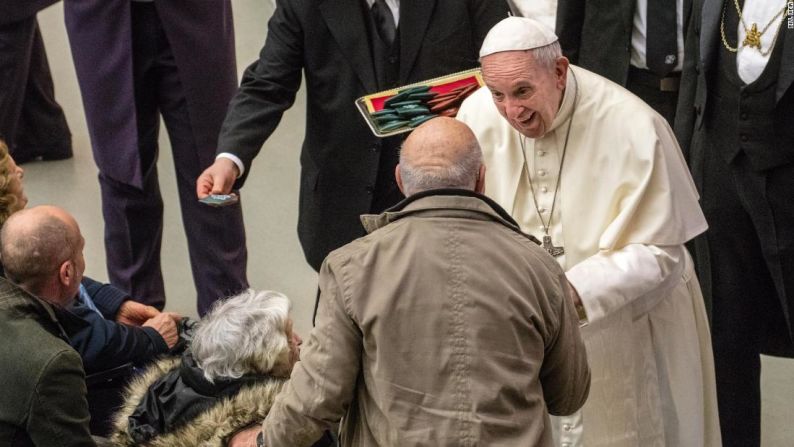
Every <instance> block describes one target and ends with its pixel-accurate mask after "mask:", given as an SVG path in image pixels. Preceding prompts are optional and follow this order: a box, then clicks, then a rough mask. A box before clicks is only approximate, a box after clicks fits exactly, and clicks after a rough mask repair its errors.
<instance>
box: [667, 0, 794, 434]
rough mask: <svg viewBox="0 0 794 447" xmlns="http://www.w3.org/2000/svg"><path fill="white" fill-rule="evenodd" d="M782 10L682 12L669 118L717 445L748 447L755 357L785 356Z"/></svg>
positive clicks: (789, 191) (787, 250)
mask: <svg viewBox="0 0 794 447" xmlns="http://www.w3.org/2000/svg"><path fill="white" fill-rule="evenodd" d="M742 3H745V2H742ZM784 3H785V2H752V3H751V2H746V5H747V6H741V10H739V8H737V7H736V4H735V3H734V2H733V1H732V0H697V1H696V2H695V3H694V5H693V8H692V12H693V17H692V19H691V20H690V28H691V31H690V32H689V33H688V38H687V47H686V52H687V57H686V61H685V64H684V72H683V77H682V82H681V97H680V103H679V107H678V113H677V116H676V126H675V127H676V134H677V136H678V139H679V141H680V142H681V147H682V149H683V150H684V154H685V156H686V157H687V159H688V162H689V165H690V169H691V170H692V176H693V178H694V179H695V183H696V184H697V186H698V189H699V191H700V194H701V204H702V206H703V212H704V213H705V215H706V219H707V220H708V222H709V230H708V232H706V233H705V235H704V236H703V237H701V238H699V239H697V240H696V241H695V242H696V245H695V248H696V249H695V254H696V260H697V265H698V270H699V276H700V279H701V282H702V285H703V288H704V296H705V297H706V299H707V301H708V300H709V298H710V300H711V301H710V303H711V313H712V339H713V346H714V361H715V367H716V368H715V369H716V378H717V397H718V401H719V414H720V425H721V429H722V440H723V442H724V445H726V446H757V445H759V444H760V436H761V433H760V432H761V431H760V419H761V402H760V400H761V393H760V384H759V381H760V373H761V363H760V358H759V353H764V354H770V355H777V356H785V357H794V343H792V317H794V202H792V200H791V199H792V197H794V85H792V82H794V29H792V27H790V26H789V23H791V22H789V21H788V20H787V17H786V16H787V14H788V12H787V11H786V10H785V8H784ZM781 8H783V9H781ZM701 14H702V16H701ZM792 20H794V19H792ZM742 22H744V23H745V24H746V26H748V27H750V29H749V30H748V29H746V28H745V25H742ZM767 24H769V26H768V27H767ZM754 27H755V28H757V29H758V30H762V29H764V28H767V29H766V31H764V32H762V33H761V34H760V35H755V34H754V33H753V32H752V29H753V28H754ZM721 30H722V31H721ZM748 31H750V32H749V33H748ZM756 38H757V39H756Z"/></svg>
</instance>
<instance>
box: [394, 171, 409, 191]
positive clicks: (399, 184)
mask: <svg viewBox="0 0 794 447" xmlns="http://www.w3.org/2000/svg"><path fill="white" fill-rule="evenodd" d="M394 180H395V181H396V182H397V187H398V188H400V192H401V193H403V195H407V194H405V189H403V178H402V176H401V175H400V165H399V164H398V165H397V166H395V167H394Z"/></svg>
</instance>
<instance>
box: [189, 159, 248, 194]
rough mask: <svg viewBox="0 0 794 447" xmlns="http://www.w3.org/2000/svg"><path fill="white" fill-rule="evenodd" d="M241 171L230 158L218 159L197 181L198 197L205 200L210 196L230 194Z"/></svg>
mask: <svg viewBox="0 0 794 447" xmlns="http://www.w3.org/2000/svg"><path fill="white" fill-rule="evenodd" d="M239 174H240V171H239V170H238V169H237V165H236V164H234V162H233V161H231V160H229V159H228V158H223V157H220V158H216V159H215V163H213V164H212V166H210V167H209V168H207V169H205V170H204V172H202V173H201V175H200V176H199V178H198V180H196V195H197V196H198V198H199V199H203V198H205V197H207V196H208V195H210V194H229V193H230V192H231V191H232V186H233V185H234V181H235V180H237V176H238V175H239Z"/></svg>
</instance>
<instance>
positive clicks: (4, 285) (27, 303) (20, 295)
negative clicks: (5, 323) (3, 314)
mask: <svg viewBox="0 0 794 447" xmlns="http://www.w3.org/2000/svg"><path fill="white" fill-rule="evenodd" d="M0 307H3V308H15V309H16V310H18V311H19V312H23V313H25V314H33V315H36V317H38V319H39V320H40V321H41V322H42V323H43V324H45V326H46V327H47V328H49V329H50V331H52V332H53V334H55V335H57V336H59V337H61V338H63V339H64V340H67V341H68V337H67V336H66V331H64V329H63V327H62V326H61V323H60V321H59V320H58V314H57V312H56V310H55V308H54V306H53V305H51V304H50V303H48V302H46V301H44V300H42V299H40V298H38V297H36V296H34V295H32V294H30V293H28V291H26V290H25V289H23V288H21V287H19V286H17V285H16V284H14V283H12V282H11V281H9V280H8V279H6V278H5V276H2V277H0Z"/></svg>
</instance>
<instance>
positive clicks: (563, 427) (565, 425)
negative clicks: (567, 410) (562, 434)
mask: <svg viewBox="0 0 794 447" xmlns="http://www.w3.org/2000/svg"><path fill="white" fill-rule="evenodd" d="M562 429H563V430H565V431H571V424H563V426H562Z"/></svg>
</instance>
